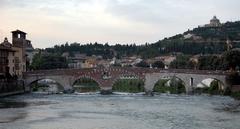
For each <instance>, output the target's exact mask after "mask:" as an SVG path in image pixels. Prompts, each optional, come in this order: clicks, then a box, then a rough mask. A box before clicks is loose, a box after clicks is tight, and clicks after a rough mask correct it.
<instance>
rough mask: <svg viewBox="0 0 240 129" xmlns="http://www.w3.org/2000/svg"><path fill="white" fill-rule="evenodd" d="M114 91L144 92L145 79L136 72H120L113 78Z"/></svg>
mask: <svg viewBox="0 0 240 129" xmlns="http://www.w3.org/2000/svg"><path fill="white" fill-rule="evenodd" d="M111 87H112V91H113V92H130V93H138V92H144V91H145V89H144V79H142V78H141V77H139V76H138V75H136V74H132V73H130V74H120V75H119V76H117V77H116V78H114V79H113V82H112V86H111Z"/></svg>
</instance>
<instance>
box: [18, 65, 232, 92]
mask: <svg viewBox="0 0 240 129" xmlns="http://www.w3.org/2000/svg"><path fill="white" fill-rule="evenodd" d="M227 75H228V73H227V72H224V71H206V70H185V69H169V70H165V69H151V68H131V67H129V68H122V67H109V68H90V69H57V70H41V71H30V72H25V73H24V76H23V79H24V82H25V89H26V90H27V91H30V89H31V87H30V85H31V84H32V83H34V82H36V81H39V80H42V79H51V80H54V81H56V82H57V83H59V84H60V85H61V86H63V87H64V89H65V90H69V89H73V85H74V83H75V82H76V81H77V80H79V79H81V78H89V79H92V80H94V81H96V82H97V83H98V85H99V87H100V89H101V91H102V92H103V93H104V92H111V91H112V87H113V85H114V83H115V82H116V81H118V80H119V79H141V80H143V81H144V88H145V92H146V93H151V92H152V91H153V88H154V85H155V84H156V83H157V82H158V81H159V80H160V79H163V78H166V77H173V76H174V77H176V78H178V79H180V80H182V81H183V83H184V85H185V89H186V93H187V94H191V93H192V92H193V90H194V88H196V86H197V85H198V84H200V83H202V81H203V80H205V79H209V78H211V79H215V80H217V81H218V82H220V83H221V86H222V88H223V89H224V88H226V87H227V82H226V76H227Z"/></svg>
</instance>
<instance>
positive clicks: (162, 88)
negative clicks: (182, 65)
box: [153, 75, 188, 94]
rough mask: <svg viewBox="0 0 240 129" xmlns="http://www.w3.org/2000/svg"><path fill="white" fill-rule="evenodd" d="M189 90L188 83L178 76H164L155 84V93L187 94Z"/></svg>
mask: <svg viewBox="0 0 240 129" xmlns="http://www.w3.org/2000/svg"><path fill="white" fill-rule="evenodd" d="M187 88H188V87H187V84H186V82H184V80H182V79H181V78H180V77H178V76H176V75H174V76H163V77H161V78H159V79H158V80H157V82H156V83H155V84H154V87H153V92H158V93H173V94H180V93H186V92H187V91H186V90H187Z"/></svg>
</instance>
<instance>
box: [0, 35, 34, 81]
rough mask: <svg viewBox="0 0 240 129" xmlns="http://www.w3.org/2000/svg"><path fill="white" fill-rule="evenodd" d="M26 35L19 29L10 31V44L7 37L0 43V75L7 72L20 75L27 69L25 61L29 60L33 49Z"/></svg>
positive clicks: (4, 74)
mask: <svg viewBox="0 0 240 129" xmlns="http://www.w3.org/2000/svg"><path fill="white" fill-rule="evenodd" d="M26 35H27V33H25V32H23V31H20V30H16V31H12V44H11V43H10V42H9V41H8V39H7V38H5V39H4V41H3V42H2V43H1V44H0V75H3V76H6V74H8V73H9V74H10V75H12V76H13V75H17V76H18V77H22V73H23V72H25V71H26V70H27V61H30V62H31V59H32V57H33V55H32V52H33V50H34V49H33V47H32V44H31V41H30V40H27V39H26ZM28 55H29V57H30V58H28Z"/></svg>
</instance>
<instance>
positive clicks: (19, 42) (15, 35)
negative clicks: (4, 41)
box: [12, 30, 27, 48]
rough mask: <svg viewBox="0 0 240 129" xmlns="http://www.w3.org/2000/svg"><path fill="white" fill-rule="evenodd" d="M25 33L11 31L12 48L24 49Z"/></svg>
mask: <svg viewBox="0 0 240 129" xmlns="http://www.w3.org/2000/svg"><path fill="white" fill-rule="evenodd" d="M26 35H27V33H25V32H23V31H20V30H16V31H12V44H13V46H14V47H21V48H23V47H25V44H26Z"/></svg>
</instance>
